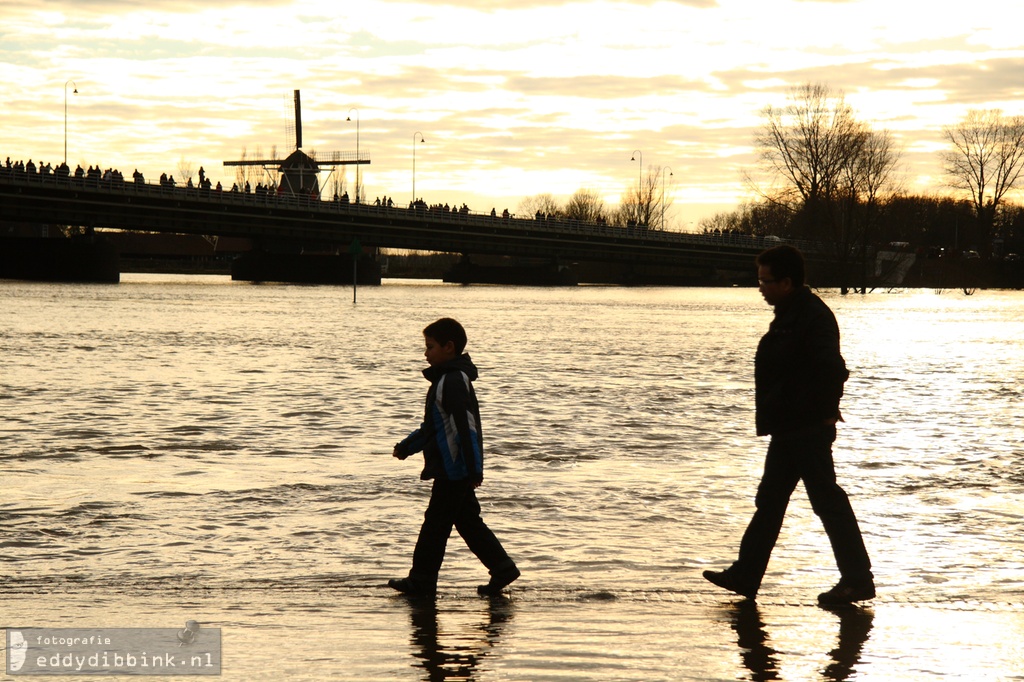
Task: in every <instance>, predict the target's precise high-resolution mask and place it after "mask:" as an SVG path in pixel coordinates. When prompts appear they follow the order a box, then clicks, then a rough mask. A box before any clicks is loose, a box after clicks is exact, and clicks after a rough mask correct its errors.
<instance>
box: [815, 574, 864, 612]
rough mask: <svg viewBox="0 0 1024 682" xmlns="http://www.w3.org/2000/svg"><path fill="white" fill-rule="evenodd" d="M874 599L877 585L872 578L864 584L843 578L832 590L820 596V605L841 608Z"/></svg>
mask: <svg viewBox="0 0 1024 682" xmlns="http://www.w3.org/2000/svg"><path fill="white" fill-rule="evenodd" d="M874 598H875V583H874V581H873V580H871V579H870V578H868V580H867V582H862V583H851V582H848V581H847V580H846V579H845V578H842V579H840V580H839V583H838V584H836V586H835V587H833V588H832V589H831V590H829V591H828V592H822V593H821V594H819V595H818V603H819V604H821V605H822V606H841V605H843V604H852V603H853V602H855V601H866V600H868V599H874Z"/></svg>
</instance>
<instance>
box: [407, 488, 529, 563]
mask: <svg viewBox="0 0 1024 682" xmlns="http://www.w3.org/2000/svg"><path fill="white" fill-rule="evenodd" d="M453 526H454V527H455V530H457V531H458V532H459V535H461V536H462V539H463V540H465V541H466V545H467V546H468V547H469V549H470V551H472V552H473V554H475V555H476V556H477V558H478V559H480V561H481V562H482V563H483V565H484V566H486V567H487V569H488V570H489V571H490V572H491V573H492V574H493V573H495V572H496V571H498V572H500V571H502V570H504V569H506V568H508V567H509V566H514V565H515V564H514V563H513V562H512V560H511V559H510V558H509V556H508V554H507V553H506V552H505V548H504V547H502V546H501V543H500V542H499V541H498V538H497V537H495V535H494V533H493V532H492V531H491V529H490V528H488V527H487V524H485V523H484V520H483V519H482V518H480V502H478V501H477V499H476V493H475V492H474V490H473V484H472V483H470V482H469V481H448V480H445V479H439V478H437V479H434V485H433V487H432V488H431V491H430V503H429V504H428V505H427V511H426V513H425V514H424V518H423V526H422V527H421V528H420V535H419V538H418V539H417V540H416V549H415V550H414V551H413V554H412V571H411V572H410V576H412V577H414V578H417V579H421V580H428V581H436V580H437V574H438V572H439V571H440V570H441V563H442V562H443V561H444V551H445V548H446V547H447V546H448V537H449V536H450V535H451V533H452V527H453Z"/></svg>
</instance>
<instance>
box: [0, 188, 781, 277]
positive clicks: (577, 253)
mask: <svg viewBox="0 0 1024 682" xmlns="http://www.w3.org/2000/svg"><path fill="white" fill-rule="evenodd" d="M0 220H3V221H15V222H31V223H43V224H57V225H81V226H88V227H94V228H115V229H128V230H142V231H149V232H172V233H182V234H202V235H220V236H237V237H248V238H251V239H254V240H256V241H257V242H263V243H267V244H273V243H283V242H289V243H292V244H295V243H298V244H301V245H302V246H303V247H305V248H307V249H313V248H320V249H323V248H328V249H330V248H337V249H339V250H347V248H348V246H349V244H351V242H352V240H354V239H358V240H359V242H360V243H361V244H362V245H363V246H368V247H390V248H405V249H417V250H428V251H445V252H454V253H469V254H499V255H517V256H532V257H544V258H553V259H559V260H586V261H597V262H612V263H644V264H660V265H673V266H681V265H684V266H690V267H702V268H724V269H727V270H734V269H742V270H744V271H749V270H750V268H751V261H752V257H753V255H754V254H756V253H758V252H759V251H761V250H763V249H765V248H767V247H770V246H772V245H774V244H776V243H778V242H777V241H776V240H774V239H772V238H767V239H766V238H760V237H751V236H748V235H696V234H687V233H679V232H664V231H655V230H648V229H645V228H636V227H633V228H624V227H617V226H610V225H603V224H597V223H584V222H579V221H572V220H553V219H552V220H547V219H537V218H535V217H529V218H521V217H515V216H511V217H508V218H504V217H502V216H493V215H490V214H482V213H476V212H472V211H462V212H451V211H446V210H443V209H432V208H398V207H386V206H376V205H367V204H350V203H343V202H340V201H322V200H319V199H316V198H306V197H301V196H296V195H292V194H281V195H278V194H274V193H265V194H250V193H244V192H232V191H216V190H203V189H198V188H187V187H167V186H161V185H157V184H149V183H137V182H123V181H102V180H89V179H78V178H74V177H59V176H56V175H52V174H50V175H43V174H29V173H24V172H19V171H13V170H10V169H0Z"/></svg>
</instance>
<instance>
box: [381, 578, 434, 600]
mask: <svg viewBox="0 0 1024 682" xmlns="http://www.w3.org/2000/svg"><path fill="white" fill-rule="evenodd" d="M388 587H390V588H391V589H393V590H398V591H399V592H401V593H402V594H404V595H406V596H409V597H433V596H434V593H435V592H437V586H436V585H427V584H423V583H420V582H418V581H416V580H413V579H412V578H392V579H391V580H389V581H388Z"/></svg>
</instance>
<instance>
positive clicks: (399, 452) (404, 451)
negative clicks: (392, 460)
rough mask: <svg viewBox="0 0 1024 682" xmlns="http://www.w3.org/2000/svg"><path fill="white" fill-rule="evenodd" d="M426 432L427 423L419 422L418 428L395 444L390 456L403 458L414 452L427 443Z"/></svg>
mask: <svg viewBox="0 0 1024 682" xmlns="http://www.w3.org/2000/svg"><path fill="white" fill-rule="evenodd" d="M427 433H428V431H427V425H426V424H420V428H418V429H416V430H415V431H413V432H412V433H410V434H409V435H408V436H406V437H405V438H404V439H403V440H402V441H401V442H399V443H396V444H395V449H394V451H393V452H392V453H391V456H392V457H397V458H398V459H405V458H406V457H408V456H409V455H414V454H416V453H417V452H419V451H420V450H422V449H423V447H424V446H425V445H426V444H427V438H428V437H429V436H428V435H427Z"/></svg>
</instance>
